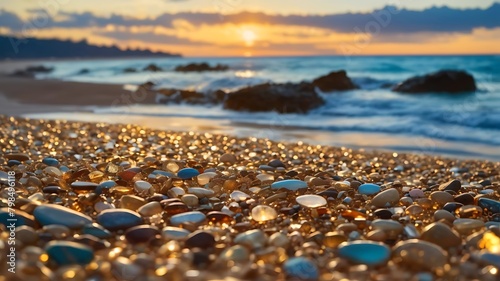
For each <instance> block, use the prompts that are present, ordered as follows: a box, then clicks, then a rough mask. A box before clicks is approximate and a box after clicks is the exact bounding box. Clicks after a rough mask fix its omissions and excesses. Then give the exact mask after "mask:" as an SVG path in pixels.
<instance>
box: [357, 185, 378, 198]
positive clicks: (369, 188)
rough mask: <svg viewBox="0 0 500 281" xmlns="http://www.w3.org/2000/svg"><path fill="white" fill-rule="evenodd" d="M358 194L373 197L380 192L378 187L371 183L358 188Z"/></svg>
mask: <svg viewBox="0 0 500 281" xmlns="http://www.w3.org/2000/svg"><path fill="white" fill-rule="evenodd" d="M358 192H359V193H360V194H365V195H373V194H377V193H379V192H380V186H378V185H376V184H373V183H365V184H362V185H360V186H359V187H358Z"/></svg>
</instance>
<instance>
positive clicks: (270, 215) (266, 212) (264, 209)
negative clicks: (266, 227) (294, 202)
mask: <svg viewBox="0 0 500 281" xmlns="http://www.w3.org/2000/svg"><path fill="white" fill-rule="evenodd" d="M277 217H278V213H277V212H276V210H275V209H274V208H272V207H269V206H266V205H258V206H255V207H254V208H253V209H252V219H254V220H255V221H258V222H265V221H270V220H274V219H276V218H277Z"/></svg>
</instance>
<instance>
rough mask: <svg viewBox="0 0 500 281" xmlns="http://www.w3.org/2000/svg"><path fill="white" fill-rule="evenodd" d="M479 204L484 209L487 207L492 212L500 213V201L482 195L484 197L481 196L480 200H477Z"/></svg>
mask: <svg viewBox="0 0 500 281" xmlns="http://www.w3.org/2000/svg"><path fill="white" fill-rule="evenodd" d="M477 205H478V206H479V207H481V208H483V209H486V210H487V211H488V212H490V213H492V214H498V213H500V202H499V201H496V200H493V199H489V198H484V197H482V198H479V200H477Z"/></svg>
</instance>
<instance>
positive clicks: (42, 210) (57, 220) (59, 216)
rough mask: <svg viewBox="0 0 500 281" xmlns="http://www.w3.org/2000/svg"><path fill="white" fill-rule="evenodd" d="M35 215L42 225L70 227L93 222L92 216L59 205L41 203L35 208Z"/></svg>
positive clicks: (73, 227) (78, 226) (74, 227)
mask: <svg viewBox="0 0 500 281" xmlns="http://www.w3.org/2000/svg"><path fill="white" fill-rule="evenodd" d="M33 215H34V217H35V219H36V220H37V221H38V222H39V223H40V224H41V225H50V224H59V225H64V226H66V227H68V228H70V229H78V228H82V227H83V226H84V225H86V224H91V223H92V219H91V218H90V217H88V216H86V215H84V214H82V213H80V212H77V211H74V210H72V209H69V208H66V207H63V206H59V205H40V206H38V207H36V208H35V210H34V211H33Z"/></svg>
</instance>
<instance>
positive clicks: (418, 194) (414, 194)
mask: <svg viewBox="0 0 500 281" xmlns="http://www.w3.org/2000/svg"><path fill="white" fill-rule="evenodd" d="M409 194H410V197H411V198H425V197H426V196H425V193H424V191H423V190H422V189H420V188H414V189H412V190H410V192H409Z"/></svg>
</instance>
